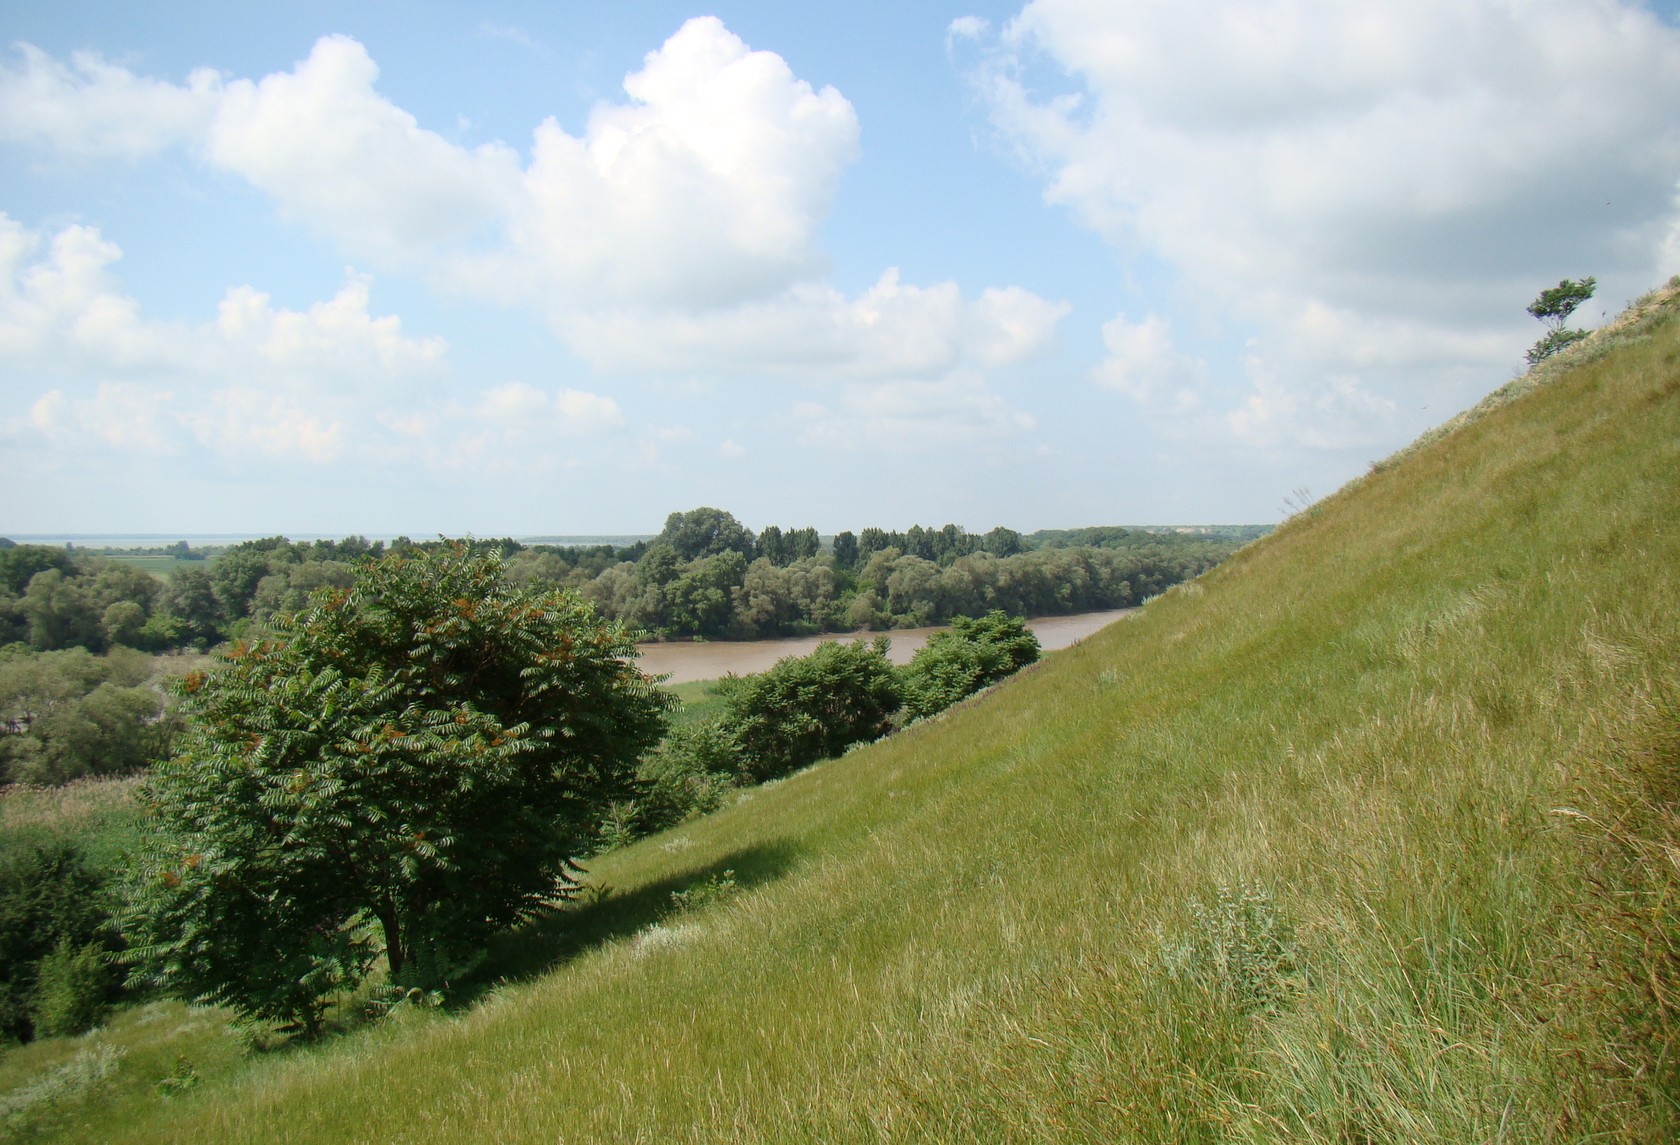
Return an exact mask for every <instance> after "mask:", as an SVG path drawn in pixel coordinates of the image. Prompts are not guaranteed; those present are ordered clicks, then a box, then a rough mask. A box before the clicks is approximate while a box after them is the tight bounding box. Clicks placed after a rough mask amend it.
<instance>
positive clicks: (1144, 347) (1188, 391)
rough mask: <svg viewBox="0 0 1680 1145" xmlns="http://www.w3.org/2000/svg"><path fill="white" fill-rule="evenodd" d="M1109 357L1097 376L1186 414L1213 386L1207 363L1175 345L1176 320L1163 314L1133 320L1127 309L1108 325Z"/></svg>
mask: <svg viewBox="0 0 1680 1145" xmlns="http://www.w3.org/2000/svg"><path fill="white" fill-rule="evenodd" d="M1102 334H1103V345H1104V346H1105V347H1107V350H1108V356H1107V357H1106V358H1104V359H1103V362H1102V364H1101V365H1099V366H1098V367H1097V369H1096V371H1095V376H1096V379H1097V381H1099V382H1100V383H1102V384H1103V385H1105V386H1107V387H1108V388H1110V389H1112V390H1117V391H1119V392H1120V393H1123V394H1125V395H1127V396H1128V397H1130V398H1132V399H1134V400H1135V401H1137V402H1138V403H1140V404H1142V405H1144V406H1149V407H1154V408H1160V407H1165V408H1167V409H1168V410H1170V411H1171V412H1174V413H1186V412H1189V411H1190V410H1192V409H1194V408H1195V407H1197V406H1198V405H1200V402H1201V392H1202V390H1204V389H1205V388H1206V386H1207V372H1208V371H1207V363H1206V362H1204V361H1202V360H1201V359H1199V358H1194V357H1191V356H1190V355H1188V354H1184V353H1181V352H1180V351H1179V350H1178V348H1177V347H1175V346H1174V345H1173V338H1172V329H1171V324H1170V323H1168V322H1167V321H1166V320H1165V319H1163V318H1162V317H1160V316H1159V315H1157V314H1151V315H1149V316H1148V317H1147V318H1145V319H1144V320H1143V321H1142V322H1129V321H1127V320H1126V316H1125V315H1124V314H1117V315H1115V317H1114V318H1113V319H1112V320H1111V321H1109V322H1106V323H1104V324H1103V328H1102Z"/></svg>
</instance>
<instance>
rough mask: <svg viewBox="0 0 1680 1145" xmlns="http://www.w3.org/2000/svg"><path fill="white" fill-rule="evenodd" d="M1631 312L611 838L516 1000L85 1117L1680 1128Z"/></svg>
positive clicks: (335, 1133) (1038, 1127)
mask: <svg viewBox="0 0 1680 1145" xmlns="http://www.w3.org/2000/svg"><path fill="white" fill-rule="evenodd" d="M1615 338H1616V339H1618V341H1617V342H1616V344H1614V345H1604V344H1602V343H1601V344H1600V345H1599V346H1598V347H1597V348H1596V349H1594V350H1591V351H1590V352H1587V353H1583V354H1579V355H1576V356H1573V357H1572V361H1573V362H1574V364H1573V365H1568V364H1567V363H1566V364H1565V366H1566V367H1567V368H1557V369H1554V370H1552V371H1550V372H1549V373H1548V375H1547V376H1546V378H1545V379H1544V380H1545V381H1546V384H1545V385H1543V386H1539V387H1537V388H1532V390H1531V392H1528V393H1526V394H1525V395H1523V396H1522V397H1521V399H1520V400H1514V401H1510V402H1505V403H1496V404H1494V405H1492V406H1490V407H1489V408H1488V409H1487V410H1486V411H1484V413H1483V415H1482V416H1480V417H1479V418H1477V419H1474V420H1469V421H1467V422H1466V423H1464V424H1461V425H1460V426H1458V427H1457V428H1456V430H1455V431H1454V432H1452V433H1451V434H1449V435H1446V436H1444V437H1442V438H1440V439H1439V440H1436V441H1434V442H1432V443H1430V444H1428V445H1427V446H1425V447H1422V448H1419V449H1417V450H1415V451H1412V452H1410V453H1409V454H1408V455H1406V456H1404V457H1400V458H1397V459H1396V460H1394V461H1393V462H1392V463H1391V464H1387V465H1384V466H1379V467H1377V468H1376V469H1375V470H1374V471H1373V472H1372V473H1371V474H1370V475H1368V476H1367V477H1366V478H1364V479H1363V480H1361V481H1360V482H1358V483H1357V485H1356V486H1355V487H1353V488H1350V489H1348V490H1346V491H1344V492H1343V493H1341V494H1338V495H1336V496H1334V497H1331V498H1329V499H1327V500H1326V501H1324V502H1321V503H1319V504H1318V505H1316V506H1314V507H1312V508H1311V509H1309V510H1307V511H1305V512H1303V513H1301V514H1298V515H1297V516H1296V517H1294V518H1293V519H1291V520H1290V521H1289V522H1288V523H1286V524H1285V525H1284V526H1283V527H1282V528H1280V529H1279V530H1278V531H1277V532H1276V533H1275V534H1274V535H1272V536H1271V537H1268V538H1266V539H1265V540H1264V541H1261V542H1259V543H1257V544H1254V545H1251V546H1250V547H1248V548H1247V549H1245V550H1243V551H1241V552H1240V553H1238V554H1237V555H1236V556H1235V557H1233V558H1232V559H1231V560H1229V561H1228V562H1226V563H1225V564H1224V565H1222V566H1220V567H1219V568H1217V569H1215V570H1213V571H1212V572H1211V573H1209V574H1207V575H1206V576H1204V577H1203V578H1201V580H1200V581H1198V582H1196V583H1195V584H1193V585H1189V586H1183V587H1180V588H1179V589H1176V590H1174V591H1172V592H1169V593H1168V594H1166V595H1165V596H1163V597H1161V598H1159V599H1157V600H1156V601H1154V602H1153V603H1152V604H1151V605H1150V606H1149V607H1148V608H1146V609H1144V610H1143V611H1142V612H1141V613H1140V614H1138V615H1136V616H1135V617H1133V618H1131V619H1129V620H1127V621H1126V622H1124V623H1120V624H1117V625H1114V626H1113V627H1111V628H1110V629H1108V630H1106V631H1104V632H1103V633H1101V634H1099V635H1098V636H1096V637H1094V638H1092V639H1090V640H1088V641H1086V642H1085V643H1083V644H1081V645H1079V646H1077V647H1075V648H1072V649H1070V650H1068V651H1065V652H1062V653H1057V654H1056V655H1054V656H1053V657H1051V658H1050V659H1049V661H1048V662H1047V663H1045V664H1043V665H1042V666H1040V667H1038V668H1037V669H1035V670H1031V671H1028V672H1025V673H1023V674H1022V675H1021V676H1019V677H1017V678H1015V679H1014V680H1012V681H1010V682H1009V683H1007V684H1005V685H1003V686H1002V687H1000V688H998V689H996V690H995V691H993V692H992V693H990V694H988V695H987V696H985V697H983V698H981V699H980V700H979V701H977V702H975V703H972V704H970V705H968V706H966V707H965V708H963V709H962V710H961V711H958V712H954V713H952V715H951V716H950V717H949V718H947V719H944V720H940V721H933V722H929V723H927V724H924V725H919V726H917V727H914V728H912V729H910V730H908V731H907V732H905V733H903V734H901V735H898V736H896V737H893V738H892V739H890V740H888V741H885V742H883V743H880V744H877V745H875V746H872V747H869V748H866V749H862V750H858V751H853V752H851V753H849V754H847V755H846V756H845V757H844V758H842V759H839V760H835V761H831V762H829V763H826V764H822V765H819V766H817V767H814V768H812V769H809V770H808V771H806V772H803V773H801V774H799V775H796V776H793V777H791V778H789V779H787V780H785V781H782V782H779V783H776V784H771V785H769V786H767V787H765V788H761V789H757V790H755V791H753V792H750V793H747V794H745V795H743V796H742V797H741V799H740V801H739V802H738V803H736V804H735V805H734V806H732V807H730V808H728V809H726V810H724V811H722V812H720V813H718V814H716V815H713V816H711V817H708V818H707V819H704V820H700V821H696V822H692V823H689V824H685V825H683V826H682V827H680V828H678V829H676V830H675V831H673V832H671V833H668V834H666V835H663V836H655V837H653V838H650V839H647V840H644V841H643V842H641V843H639V844H636V845H635V846H632V847H628V848H625V849H623V850H621V851H617V852H614V853H612V854H610V855H607V856H603V857H602V858H601V859H599V860H596V861H595V862H594V863H593V864H592V870H591V872H590V881H591V884H592V886H593V887H594V888H596V889H595V893H594V894H593V895H592V896H587V897H588V898H589V901H586V902H583V903H580V904H579V905H578V906H577V907H576V908H575V913H574V914H573V915H572V916H571V917H570V918H569V919H562V920H560V921H561V925H551V926H548V927H541V928H534V929H533V930H532V931H531V932H530V933H528V934H527V935H525V936H523V937H522V938H521V939H520V940H519V941H517V942H514V943H512V944H510V947H509V950H507V951H504V952H501V953H500V954H499V957H500V958H502V959H503V961H502V962H501V963H500V965H503V966H505V967H506V974H507V978H508V980H507V982H506V983H505V984H504V985H502V986H501V987H500V988H498V989H497V990H495V991H494V992H493V993H492V994H491V995H490V996H488V997H487V998H485V999H484V1000H482V1001H481V1002H479V1003H478V1004H476V1005H473V1006H470V1007H468V1008H466V1009H464V1010H461V1011H457V1012H456V1013H454V1014H442V1015H437V1014H434V1015H433V1016H430V1017H428V1016H424V1015H421V1016H417V1017H415V1018H414V1019H412V1020H411V1021H408V1022H405V1023H399V1024H396V1025H392V1026H390V1027H387V1028H383V1029H376V1030H373V1031H370V1032H367V1033H365V1034H358V1035H355V1036H352V1037H348V1038H345V1039H342V1040H340V1041H339V1042H337V1043H333V1044H326V1045H322V1046H320V1047H317V1048H311V1049H305V1050H302V1051H300V1052H296V1053H292V1054H290V1055H287V1056H285V1057H284V1058H278V1059H272V1058H271V1059H258V1060H253V1062H252V1063H251V1064H250V1065H248V1066H246V1067H245V1068H244V1069H243V1070H242V1071H236V1072H235V1073H233V1074H231V1075H230V1076H229V1077H228V1078H227V1079H226V1080H222V1081H218V1082H216V1083H215V1084H206V1085H203V1086H200V1087H198V1088H197V1089H195V1090H193V1091H191V1092H189V1093H186V1094H184V1095H181V1096H179V1097H176V1098H173V1099H170V1100H168V1101H165V1100H162V1099H153V1100H150V1101H149V1102H145V1101H139V1100H136V1101H134V1102H131V1103H128V1104H116V1105H112V1106H111V1112H110V1113H109V1115H108V1117H107V1119H106V1120H105V1121H103V1122H89V1123H88V1124H91V1125H93V1127H94V1128H96V1129H97V1130H98V1131H99V1132H100V1133H101V1134H102V1135H103V1136H104V1137H105V1138H107V1139H110V1140H136V1141H140V1140H144V1141H166V1140H167V1141H191V1140H268V1141H381V1142H384V1141H413V1142H421V1141H425V1142H450V1141H462V1142H466V1141H486V1140H495V1141H568V1142H584V1141H647V1142H656V1141H657V1142H715V1141H788V1142H794V1141H812V1142H815V1141H880V1140H930V1141H976V1140H979V1141H1040V1140H1070V1141H1105V1142H1107V1141H1121V1142H1124V1141H1137V1142H1145V1141H1150V1142H1153V1141H1184V1142H1196V1141H1210V1142H1211V1141H1285V1140H1288V1141H1298V1140H1299V1141H1323V1142H1387V1141H1426V1142H1427V1141H1440V1142H1468V1141H1477V1142H1480V1141H1490V1142H1491V1141H1512V1142H1516V1141H1522V1142H1545V1141H1580V1140H1589V1139H1590V1140H1626V1141H1660V1140H1672V1139H1673V1138H1674V1136H1675V1135H1676V1132H1677V1129H1680V1118H1677V1114H1676V1109H1677V1106H1676V1102H1677V1100H1680V1084H1677V1077H1676V1069H1675V1051H1676V1048H1677V1043H1676V1027H1675V1014H1676V1007H1677V1006H1680V962H1677V957H1676V953H1677V952H1676V944H1677V942H1680V939H1677V934H1680V926H1677V924H1680V914H1677V913H1676V909H1675V901H1676V899H1675V896H1676V891H1677V889H1680V862H1677V856H1680V850H1677V847H1680V821H1677V816H1676V808H1677V798H1680V731H1677V728H1680V715H1677V713H1680V702H1677V698H1680V609H1677V607H1676V605H1677V603H1680V602H1677V595H1676V589H1675V586H1676V585H1677V584H1680V512H1676V505H1677V504H1680V321H1677V307H1676V306H1675V304H1674V302H1673V301H1672V299H1666V300H1658V302H1657V303H1656V304H1655V305H1654V309H1653V310H1652V311H1651V312H1650V313H1648V314H1647V315H1646V316H1645V318H1644V319H1642V324H1640V325H1639V326H1638V327H1637V328H1633V327H1624V328H1623V329H1622V330H1621V331H1619V332H1618V333H1617V334H1616V335H1615ZM725 871H729V872H732V874H731V875H730V876H729V882H730V883H731V884H732V887H731V890H730V893H728V894H727V895H714V896H710V897H711V898H712V900H713V901H711V902H709V903H707V904H706V905H703V906H691V907H685V905H684V904H685V903H689V902H695V901H697V900H698V898H703V897H707V896H697V897H693V898H688V899H684V898H682V897H680V894H679V897H677V898H673V895H672V892H673V891H675V892H679V893H680V892H682V891H684V890H687V889H688V888H691V887H695V886H704V885H710V886H717V885H721V884H720V882H719V880H720V879H721V878H723V874H722V873H723V872H725ZM125 1062H126V1059H125ZM125 1068H127V1067H126V1064H123V1065H119V1067H118V1073H119V1075H120V1073H121V1070H122V1069H125Z"/></svg>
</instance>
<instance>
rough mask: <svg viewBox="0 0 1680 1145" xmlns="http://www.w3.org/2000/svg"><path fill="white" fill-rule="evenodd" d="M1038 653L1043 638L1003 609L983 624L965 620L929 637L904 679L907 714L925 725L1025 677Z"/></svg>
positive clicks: (902, 680) (901, 679) (966, 618)
mask: <svg viewBox="0 0 1680 1145" xmlns="http://www.w3.org/2000/svg"><path fill="white" fill-rule="evenodd" d="M1038 653H1039V645H1038V637H1036V636H1034V635H1033V633H1032V630H1031V629H1029V628H1028V627H1027V625H1026V621H1024V620H1022V619H1021V618H1019V617H1013V616H1010V615H1009V614H1008V613H1006V612H1003V611H1001V610H998V609H993V610H992V611H991V612H988V613H987V614H986V615H985V616H982V617H979V618H970V617H966V616H959V617H957V618H956V619H954V620H953V621H952V622H951V627H950V628H948V629H946V630H944V631H942V632H935V633H934V634H933V635H932V636H931V637H929V639H928V642H927V644H926V645H924V646H923V647H922V648H921V649H920V650H918V651H917V653H916V654H915V655H914V656H913V657H911V659H910V663H909V664H908V665H907V666H906V667H905V668H904V670H903V671H902V672H901V673H900V677H899V678H900V682H901V684H902V686H903V691H904V713H905V715H906V716H907V717H908V718H910V719H919V718H921V717H924V716H931V715H933V714H934V713H935V712H941V711H944V710H945V709H946V708H948V707H950V706H951V705H952V704H954V703H956V702H957V701H958V700H960V699H962V698H963V697H965V696H971V695H973V694H974V693H975V692H978V691H979V690H980V689H981V688H984V687H986V686H987V685H988V684H992V683H995V682H996V681H998V680H1001V679H1003V678H1004V677H1006V676H1010V675H1013V674H1014V673H1016V672H1018V671H1020V670H1021V669H1022V668H1024V667H1026V666H1027V665H1028V664H1031V663H1032V662H1033V661H1035V660H1037V659H1038Z"/></svg>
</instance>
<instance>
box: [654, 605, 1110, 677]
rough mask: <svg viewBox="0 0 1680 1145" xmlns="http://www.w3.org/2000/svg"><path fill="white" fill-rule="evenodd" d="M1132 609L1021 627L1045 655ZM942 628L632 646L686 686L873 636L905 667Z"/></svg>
mask: <svg viewBox="0 0 1680 1145" xmlns="http://www.w3.org/2000/svg"><path fill="white" fill-rule="evenodd" d="M1136 611H1137V609H1135V608H1115V609H1109V610H1107V611H1105V612H1084V613H1080V614H1078V615H1076V616H1042V617H1037V618H1032V619H1029V620H1028V621H1027V627H1028V628H1030V629H1032V631H1033V634H1034V635H1035V636H1037V637H1038V642H1039V645H1040V646H1041V647H1042V648H1043V649H1044V651H1046V652H1055V651H1057V650H1059V649H1062V648H1067V647H1069V646H1071V645H1074V644H1077V643H1079V642H1080V641H1081V640H1083V639H1085V638H1086V637H1087V636H1090V635H1091V634H1092V633H1094V632H1096V631H1098V630H1099V629H1102V628H1106V627H1107V626H1108V625H1110V624H1112V623H1113V622H1114V621H1116V620H1118V619H1120V618H1121V617H1122V616H1126V615H1128V614H1129V613H1133V612H1136ZM942 631H944V627H943V626H940V627H935V628H898V629H894V630H893V631H891V632H886V633H879V634H877V633H868V632H863V633H855V634H848V633H843V632H830V633H826V634H824V635H822V636H793V637H789V638H787V639H783V640H712V641H705V642H701V643H696V642H693V641H669V642H662V641H649V642H648V643H646V644H638V645H636V649H637V651H638V652H640V653H641V659H640V661H639V663H638V666H639V667H640V668H641V669H642V671H644V672H647V673H649V674H651V675H664V674H667V673H669V675H670V678H669V679H668V680H666V681H665V682H666V683H667V684H688V683H692V682H694V681H696V680H715V679H717V678H719V677H720V676H727V675H728V674H729V673H731V672H733V673H735V675H737V676H745V675H747V674H748V673H749V672H763V671H764V670H766V669H767V668H770V667H771V666H773V665H774V664H775V663H776V661H778V660H781V659H783V658H785V657H788V656H805V655H809V654H810V653H811V652H813V651H815V649H816V647H817V645H819V644H821V643H823V642H824V641H826V640H851V639H855V638H858V637H863V638H866V639H867V638H872V637H874V636H875V635H884V636H890V637H891V638H892V648H891V650H890V651H888V653H887V658H888V659H889V660H891V661H892V662H893V663H894V664H908V663H909V662H910V657H912V656H914V655H915V654H916V653H917V652H918V651H919V650H920V649H921V648H922V646H923V645H925V644H926V643H927V642H928V637H930V636H932V635H933V634H934V633H935V632H942Z"/></svg>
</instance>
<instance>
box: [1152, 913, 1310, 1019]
mask: <svg viewBox="0 0 1680 1145" xmlns="http://www.w3.org/2000/svg"><path fill="white" fill-rule="evenodd" d="M1162 957H1163V961H1164V962H1165V964H1166V967H1167V972H1168V974H1169V975H1170V976H1171V977H1173V978H1176V979H1180V980H1184V979H1188V980H1191V981H1194V982H1196V983H1198V984H1200V985H1202V986H1205V987H1207V988H1209V989H1211V990H1213V991H1214V992H1215V993H1217V994H1219V995H1221V996H1222V997H1225V998H1227V999H1228V1000H1229V1001H1230V1002H1231V1003H1232V1004H1233V1005H1235V1006H1236V1008H1237V1009H1238V1010H1240V1011H1243V1012H1245V1013H1248V1012H1255V1011H1271V1010H1273V1009H1275V1008H1277V1007H1278V1006H1279V1005H1280V1004H1282V1003H1283V1002H1284V1001H1285V1000H1287V999H1288V998H1290V997H1292V996H1294V995H1295V994H1297V993H1299V992H1300V990H1301V987H1302V984H1303V982H1304V980H1305V975H1304V967H1303V963H1302V960H1301V956H1300V949H1299V946H1298V945H1297V943H1296V941H1295V928H1294V927H1293V926H1292V925H1290V923H1289V921H1288V919H1286V918H1285V917H1284V916H1283V914H1282V913H1281V912H1280V911H1279V910H1278V907H1277V903H1276V902H1275V901H1274V900H1273V898H1272V896H1271V893H1270V892H1268V891H1267V890H1266V888H1265V887H1263V886H1261V885H1259V884H1258V883H1250V882H1239V883H1238V884H1237V885H1236V886H1235V887H1234V888H1233V887H1228V886H1225V885H1223V884H1221V885H1220V886H1219V887H1218V888H1217V889H1216V891H1215V892H1214V896H1213V898H1212V899H1211V900H1208V899H1196V900H1194V901H1192V902H1191V903H1190V927H1189V931H1188V933H1187V934H1186V935H1185V936H1184V937H1183V938H1182V939H1181V940H1180V941H1178V942H1175V943H1165V944H1163V949H1162Z"/></svg>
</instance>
